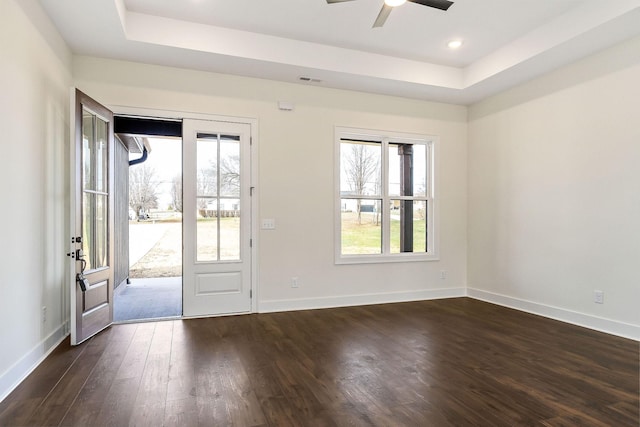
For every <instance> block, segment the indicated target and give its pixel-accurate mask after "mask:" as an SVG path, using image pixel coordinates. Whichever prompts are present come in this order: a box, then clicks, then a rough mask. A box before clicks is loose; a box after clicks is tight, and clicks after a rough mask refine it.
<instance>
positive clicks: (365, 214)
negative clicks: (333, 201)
mask: <svg viewBox="0 0 640 427" xmlns="http://www.w3.org/2000/svg"><path fill="white" fill-rule="evenodd" d="M381 205H382V201H381V200H362V199H341V200H340V206H341V208H340V210H341V235H342V254H343V255H358V254H380V253H382V213H381V212H380V207H381Z"/></svg>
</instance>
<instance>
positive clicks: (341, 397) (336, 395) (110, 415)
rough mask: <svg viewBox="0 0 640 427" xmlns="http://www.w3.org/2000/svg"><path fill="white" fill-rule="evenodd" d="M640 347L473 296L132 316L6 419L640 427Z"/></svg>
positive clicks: (49, 373)
mask: <svg viewBox="0 0 640 427" xmlns="http://www.w3.org/2000/svg"><path fill="white" fill-rule="evenodd" d="M639 379H640V376H639V345H638V342H636V341H632V340H626V339H623V338H618V337H614V336H610V335H606V334H602V333H599V332H594V331H591V330H588V329H584V328H580V327H576V326H572V325H567V324H564V323H561V322H557V321H553V320H549V319H544V318H541V317H537V316H533V315H529V314H526V313H521V312H518V311H515V310H510V309H506V308H503V307H499V306H495V305H492V304H487V303H483V302H480V301H475V300H472V299H468V298H456V299H448V300H437V301H424V302H412V303H402V304H386V305H376V306H365V307H351V308H339V309H329V310H314V311H296V312H288V313H274V314H255V315H247V316H235V317H218V318H209V319H194V320H175V321H165V322H157V323H140V324H125V325H116V326H112V327H111V328H109V329H107V330H106V331H104V332H102V333H100V334H99V335H98V336H96V337H94V338H93V339H91V340H90V341H89V342H87V343H85V344H83V345H81V346H79V347H70V346H69V344H68V343H63V344H62V345H60V346H59V347H58V348H57V349H56V350H55V351H54V352H53V353H52V354H51V355H50V357H48V358H47V359H46V360H45V361H44V362H43V363H42V364H41V365H40V366H39V367H38V368H37V369H36V371H34V373H33V374H32V375H30V376H29V377H28V378H27V379H26V380H25V381H24V382H23V383H22V384H21V385H20V386H19V387H18V388H17V389H16V390H15V391H14V392H13V393H12V394H11V395H9V396H8V397H7V398H6V399H5V400H4V401H3V402H0V425H2V426H23V425H26V426H67V425H69V426H75V425H78V426H103V425H104V426H127V425H136V426H161V425H165V426H616V427H622V426H633V427H637V426H638V425H640V415H639V409H638V408H639V405H640V402H639V397H638V396H639Z"/></svg>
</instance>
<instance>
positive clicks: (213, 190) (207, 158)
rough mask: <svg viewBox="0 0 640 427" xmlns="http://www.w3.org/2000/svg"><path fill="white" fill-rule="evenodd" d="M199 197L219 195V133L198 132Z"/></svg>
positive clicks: (197, 189)
mask: <svg viewBox="0 0 640 427" xmlns="http://www.w3.org/2000/svg"><path fill="white" fill-rule="evenodd" d="M196 156H197V160H196V164H197V176H196V185H197V188H196V192H197V196H198V197H206V196H210V197H215V196H217V195H218V135H208V134H201V133H199V134H198V139H197V141H196Z"/></svg>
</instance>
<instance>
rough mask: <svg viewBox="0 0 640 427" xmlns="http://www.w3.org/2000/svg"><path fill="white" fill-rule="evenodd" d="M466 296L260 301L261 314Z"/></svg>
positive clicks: (431, 293) (424, 293)
mask: <svg viewBox="0 0 640 427" xmlns="http://www.w3.org/2000/svg"><path fill="white" fill-rule="evenodd" d="M464 296H466V290H465V288H447V289H425V290H420V291H408V292H389V293H381V294H365V295H347V296H340V297H320V298H300V299H283V300H267V301H260V302H259V304H258V312H259V313H272V312H277V311H296V310H314V309H319V308H336V307H351V306H357V305H372V304H386V303H393V302H409V301H423V300H431V299H442V298H457V297H464Z"/></svg>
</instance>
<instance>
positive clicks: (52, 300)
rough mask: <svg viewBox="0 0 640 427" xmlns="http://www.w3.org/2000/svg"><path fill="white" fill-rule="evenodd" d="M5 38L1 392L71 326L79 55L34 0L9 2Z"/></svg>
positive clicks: (0, 12)
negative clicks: (73, 102) (72, 119)
mask: <svg viewBox="0 0 640 427" xmlns="http://www.w3.org/2000/svg"><path fill="white" fill-rule="evenodd" d="M0 40H2V42H1V43H0V64H2V65H0V93H1V94H2V102H0V131H1V132H2V142H1V144H2V160H3V165H2V167H0V191H1V196H0V199H1V200H2V209H0V236H2V237H1V239H2V240H1V241H2V245H1V246H0V343H1V344H0V345H1V346H2V349H1V350H0V400H1V399H2V398H3V397H4V394H5V393H6V392H7V390H9V389H10V388H11V387H12V386H13V385H14V384H16V382H17V381H19V380H21V379H22V376H23V375H24V374H25V372H28V370H29V369H30V368H31V367H32V366H34V364H35V363H37V362H38V360H39V359H40V358H41V357H42V356H43V355H44V354H45V353H46V352H47V351H48V350H49V349H50V348H51V346H52V345H54V344H55V343H56V342H57V341H58V340H60V339H62V337H63V336H64V335H65V333H66V330H65V328H64V322H65V321H66V320H67V319H68V312H67V310H68V304H67V303H66V296H65V295H66V294H65V286H66V285H65V280H64V274H65V273H64V264H65V258H66V257H65V255H64V253H65V246H64V240H65V236H67V235H68V233H66V230H67V219H66V217H67V215H66V212H67V200H68V199H67V193H68V192H67V184H66V174H65V172H66V167H67V163H68V161H67V158H68V152H67V150H66V146H67V137H68V103H69V100H68V99H69V86H70V84H71V54H70V52H69V51H68V49H67V48H66V46H65V45H64V42H63V41H62V39H61V38H60V36H59V35H58V34H57V32H56V31H55V30H54V29H53V28H52V26H51V23H50V22H49V21H48V19H47V18H46V17H45V16H44V15H43V14H42V11H41V10H40V7H39V6H38V4H37V2H35V1H31V0H20V1H13V0H3V1H1V2H0ZM43 306H46V307H47V319H46V321H44V322H43V321H41V313H42V307H43Z"/></svg>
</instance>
